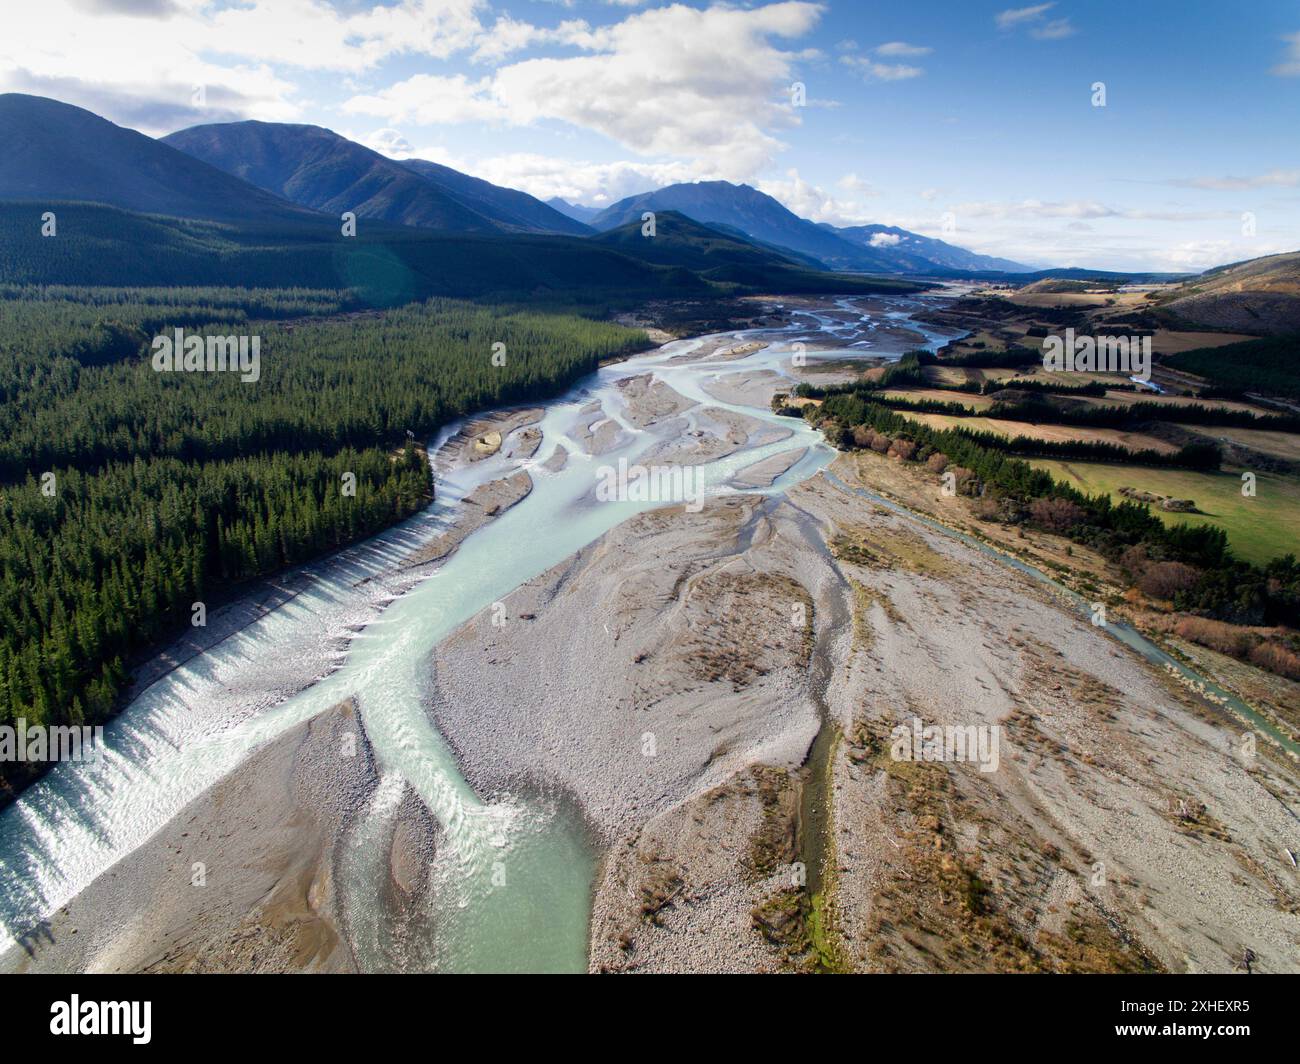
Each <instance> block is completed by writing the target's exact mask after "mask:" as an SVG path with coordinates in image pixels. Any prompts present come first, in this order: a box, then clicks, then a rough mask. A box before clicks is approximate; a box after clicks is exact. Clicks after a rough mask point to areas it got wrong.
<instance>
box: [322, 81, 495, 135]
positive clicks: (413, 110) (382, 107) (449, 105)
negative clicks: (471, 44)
mask: <svg viewBox="0 0 1300 1064" xmlns="http://www.w3.org/2000/svg"><path fill="white" fill-rule="evenodd" d="M491 90H492V82H491V79H490V78H482V79H480V80H479V81H470V80H469V79H468V78H466V77H465V75H463V74H456V75H454V76H452V77H439V76H437V75H434V74H416V75H415V76H414V77H410V78H407V79H406V80H405V81H399V82H398V83H397V84H396V85H393V86H391V87H390V88H387V89H383V90H382V91H380V92H377V93H373V94H371V95H362V96H353V97H352V98H351V99H350V100H348V101H347V102H346V103H345V104H344V105H343V110H344V111H345V112H346V113H348V114H358V115H372V116H375V117H378V118H385V119H387V120H388V121H390V122H411V123H414V124H415V125H420V126H431V125H438V124H443V123H455V122H503V121H506V120H508V118H509V113H508V111H507V110H506V109H505V108H504V107H503V106H502V105H501V104H500V103H498V102H497V100H496V99H494V98H493V96H492V92H491Z"/></svg>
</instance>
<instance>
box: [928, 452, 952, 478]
mask: <svg viewBox="0 0 1300 1064" xmlns="http://www.w3.org/2000/svg"><path fill="white" fill-rule="evenodd" d="M925 468H926V469H928V470H929V471H930V472H931V473H942V472H943V471H944V470H945V469H947V468H948V456H947V455H946V454H944V453H943V452H942V451H935V452H934V454H932V455H930V457H929V458H927V459H926V460H925Z"/></svg>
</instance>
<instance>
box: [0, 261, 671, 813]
mask: <svg viewBox="0 0 1300 1064" xmlns="http://www.w3.org/2000/svg"><path fill="white" fill-rule="evenodd" d="M352 301H353V297H351V296H347V295H344V294H341V293H338V292H332V291H293V290H287V291H259V292H249V291H239V290H231V289H171V290H122V289H119V290H104V289H100V290H95V291H90V290H76V289H68V288H62V289H57V288H56V289H26V288H20V287H13V286H10V287H5V288H0V723H5V724H7V723H10V722H12V721H13V720H14V719H15V718H17V717H25V718H26V719H27V721H28V723H29V724H63V723H82V722H84V723H96V722H100V721H103V720H104V719H105V718H106V717H107V716H108V715H109V714H110V713H111V711H112V708H113V705H114V699H115V697H116V695H117V693H118V692H119V691H120V689H121V687H122V684H123V683H124V681H125V678H126V673H127V670H128V668H129V663H130V660H131V657H132V655H133V654H134V653H136V652H138V651H139V650H141V649H142V648H144V647H147V646H148V645H150V644H151V643H152V642H154V641H156V640H157V639H159V638H160V637H163V636H165V635H167V634H168V633H169V632H172V631H175V630H176V629H177V628H178V627H179V626H180V625H182V624H185V623H188V621H189V618H190V611H191V605H192V603H193V602H195V601H200V600H204V599H206V598H212V597H216V596H220V595H221V594H223V593H224V592H227V591H229V589H230V588H231V587H232V585H234V584H236V583H238V582H239V581H242V580H246V579H248V578H250V577H255V576H259V575H263V574H266V573H270V572H273V571H275V570H276V569H279V568H281V567H283V566H285V565H289V564H293V563H295V562H300V561H303V560H305V559H307V558H310V557H313V556H316V555H319V554H320V553H322V552H325V551H328V550H331V549H333V548H336V547H338V546H341V545H343V544H346V543H349V542H352V541H354V540H356V539H358V538H360V537H362V536H365V535H367V534H369V533H372V532H374V531H377V530H378V529H381V528H383V527H386V526H387V525H389V524H391V523H392V522H393V521H395V520H398V519H400V518H402V517H404V516H407V515H409V514H411V513H413V512H414V511H415V510H417V509H418V508H419V507H420V506H422V505H423V504H424V503H425V502H426V501H427V499H428V492H429V479H428V470H427V465H426V461H425V458H424V456H423V453H422V452H421V451H420V450H419V449H418V448H417V447H415V446H412V445H411V444H410V439H411V437H409V436H408V435H407V433H408V432H409V433H411V434H413V435H414V438H415V439H416V440H423V439H424V438H426V437H427V436H429V435H430V434H431V433H432V432H433V431H434V430H436V429H437V428H438V427H439V426H440V425H441V424H443V423H445V422H446V421H448V420H449V419H452V418H455V417H457V416H459V415H460V414H462V413H465V412H467V411H470V410H474V409H479V408H482V407H486V406H490V405H495V404H499V403H506V402H510V401H513V400H524V399H531V398H537V397H540V396H543V395H547V394H552V393H554V392H556V391H558V390H559V389H561V388H562V387H563V386H564V384H566V383H568V382H570V381H572V380H574V379H576V378H577V377H579V376H581V375H583V374H585V373H587V372H590V371H591V370H592V369H594V368H595V366H596V364H597V363H598V362H599V360H600V359H601V358H604V357H607V356H610V355H615V354H619V353H623V352H627V351H630V350H633V349H636V348H638V347H641V346H644V344H645V342H646V341H645V336H644V334H643V333H640V332H639V331H635V330H630V329H624V328H621V327H619V326H615V325H610V324H605V323H601V322H593V321H589V320H586V319H583V318H578V317H573V316H558V315H540V314H532V313H521V312H514V311H509V310H507V309H504V308H493V307H486V306H480V305H471V304H464V303H455V302H448V301H432V302H428V303H421V304H414V305H411V306H406V307H402V308H400V309H396V310H388V311H382V312H377V311H366V312H364V313H345V312H346V311H348V310H349V308H350V307H351V306H352ZM177 326H180V327H183V328H190V329H196V330H198V329H202V330H204V331H205V332H211V333H221V334H229V333H239V334H253V335H258V336H259V337H260V339H261V377H260V380H259V381H258V382H257V383H255V384H254V383H243V382H241V381H240V380H239V378H238V376H237V375H236V374H222V373H173V374H162V373H157V372H155V371H154V370H153V368H152V367H151V365H150V361H149V358H148V341H149V339H150V338H151V337H152V336H153V335H154V334H156V333H159V332H164V331H167V330H170V329H172V328H174V327H177ZM495 343H503V344H505V345H506V348H505V351H506V358H505V361H504V364H503V365H495V364H494V363H493V361H492V345H493V344H495ZM344 473H353V474H354V475H355V478H356V488H355V495H347V494H345V493H344V491H343V490H342V483H343V481H342V478H343V474H344ZM38 768H39V766H31V765H26V764H23V763H6V764H5V765H3V766H0V771H3V772H4V773H5V775H4V776H0V798H2V797H3V796H4V795H7V794H8V793H10V791H11V789H12V788H13V787H14V786H15V785H21V784H23V783H24V782H26V781H27V780H28V778H30V776H31V775H33V774H34V773H35V771H36V770H37V769H38Z"/></svg>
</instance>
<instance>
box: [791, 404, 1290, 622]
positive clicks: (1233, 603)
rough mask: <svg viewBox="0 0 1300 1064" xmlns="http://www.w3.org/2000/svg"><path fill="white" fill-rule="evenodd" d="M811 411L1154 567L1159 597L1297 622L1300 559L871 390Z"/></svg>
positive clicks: (1121, 557) (1013, 510) (1067, 532)
mask: <svg viewBox="0 0 1300 1064" xmlns="http://www.w3.org/2000/svg"><path fill="white" fill-rule="evenodd" d="M802 413H803V415H804V417H806V418H808V419H809V420H811V421H813V422H814V423H816V424H819V425H821V426H822V427H823V428H824V429H825V430H826V432H827V434H828V436H830V437H831V438H832V440H833V442H835V443H837V444H838V445H839V446H840V447H842V448H845V449H853V448H864V447H871V448H872V449H874V450H880V451H887V452H888V453H891V454H894V455H896V456H898V457H900V458H902V459H904V460H906V461H912V462H920V463H925V464H926V466H927V468H929V469H930V470H931V471H932V472H934V473H936V474H938V473H941V472H952V473H953V474H954V477H955V482H956V486H957V489H958V491H959V492H962V493H965V494H967V495H972V496H980V497H981V499H982V505H983V506H984V507H985V508H986V509H987V512H988V514H989V516H991V517H994V518H996V519H999V520H1005V521H1011V522H1024V523H1026V524H1029V525H1033V526H1036V527H1040V528H1043V529H1044V530H1046V531H1050V532H1054V533H1057V534H1059V535H1064V536H1067V537H1068V538H1070V539H1071V540H1073V541H1075V542H1077V543H1082V544H1086V545H1087V546H1089V547H1091V548H1093V549H1095V550H1097V551H1098V552H1099V553H1101V554H1103V555H1104V556H1106V557H1108V558H1111V559H1113V560H1116V561H1119V562H1121V564H1123V565H1124V566H1125V567H1126V568H1130V569H1131V568H1133V567H1134V566H1141V568H1142V569H1143V571H1144V572H1145V571H1147V570H1155V571H1156V575H1158V576H1159V577H1161V578H1162V580H1163V582H1164V583H1165V584H1166V587H1165V588H1164V592H1165V593H1163V594H1162V595H1161V597H1165V598H1169V599H1171V600H1172V601H1173V603H1174V606H1175V607H1176V608H1177V609H1180V610H1186V611H1189V612H1194V613H1197V614H1200V615H1202V616H1205V617H1210V618H1214V619H1218V620H1223V621H1228V622H1231V623H1234V624H1250V625H1278V624H1284V625H1288V626H1290V627H1295V626H1296V625H1298V624H1300V562H1297V560H1296V557H1295V555H1294V554H1288V555H1285V556H1283V557H1280V558H1275V559H1274V560H1273V561H1271V562H1269V563H1268V564H1267V565H1263V566H1259V565H1252V564H1251V563H1249V562H1245V561H1242V560H1241V559H1239V558H1237V557H1235V556H1234V555H1233V553H1232V551H1231V549H1230V547H1229V543H1228V537H1227V534H1226V533H1225V532H1224V531H1223V530H1222V529H1219V528H1214V527H1212V526H1210V525H1200V524H1181V523H1178V524H1170V525H1166V524H1165V523H1164V522H1163V521H1161V520H1160V518H1158V517H1157V516H1155V515H1154V514H1152V513H1151V512H1150V511H1149V510H1148V509H1147V508H1146V507H1145V506H1144V505H1142V504H1140V503H1136V502H1121V503H1118V504H1116V503H1114V502H1112V501H1111V499H1110V497H1109V495H1105V494H1102V495H1097V496H1090V495H1086V494H1084V493H1083V492H1080V491H1078V490H1076V489H1075V488H1073V487H1071V486H1070V485H1068V484H1062V483H1061V482H1059V481H1057V480H1055V479H1053V477H1052V476H1051V475H1050V474H1049V473H1047V472H1045V471H1043V470H1040V469H1035V468H1034V467H1033V466H1031V465H1030V464H1029V463H1028V462H1025V461H1022V460H1021V459H1019V458H1015V457H1013V456H1011V455H1009V454H1008V453H1006V451H1005V450H1002V449H999V448H998V447H996V446H993V445H990V441H988V440H985V439H979V438H975V436H974V435H973V434H971V433H968V432H964V431H962V430H960V429H956V430H954V429H942V430H939V429H932V428H930V427H929V426H926V425H922V424H920V423H918V422H916V421H913V420H911V419H909V418H906V417H904V416H903V415H901V414H898V413H895V412H894V411H893V410H891V409H889V408H888V407H886V406H883V405H882V404H880V403H878V402H874V401H872V398H871V395H870V394H869V393H861V392H857V393H855V392H843V393H839V394H834V395H830V396H828V397H827V398H826V399H825V401H824V402H823V403H822V404H821V405H820V406H805V407H803V409H802Z"/></svg>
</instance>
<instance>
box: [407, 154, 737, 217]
mask: <svg viewBox="0 0 1300 1064" xmlns="http://www.w3.org/2000/svg"><path fill="white" fill-rule="evenodd" d="M407 157H412V156H407ZM413 157H415V158H420V159H429V160H431V161H433V162H438V163H442V164H443V165H444V166H450V167H452V168H453V169H455V170H460V171H461V172H463V173H467V174H473V175H474V176H475V177H481V178H483V179H484V180H485V181H491V182H492V183H493V184H494V185H503V186H505V187H506V188H517V189H520V190H522V191H524V192H527V193H529V194H530V195H533V196H536V197H537V198H538V199H543V200H546V199H550V198H551V197H552V196H560V197H561V198H563V199H566V200H568V201H569V202H570V203H580V204H582V205H583V206H587V207H607V206H609V204H611V203H614V202H616V201H618V200H620V199H622V198H623V197H625V196H633V195H636V194H637V193H640V192H649V191H650V190H651V189H656V188H662V187H663V186H664V185H673V184H677V183H678V182H682V181H709V180H715V179H717V178H719V177H720V176H721V175H719V174H717V173H714V172H711V171H709V170H707V169H705V168H703V167H701V166H699V165H695V164H692V163H687V162H668V163H649V162H639V161H632V160H620V161H618V162H585V161H576V162H575V161H574V160H572V159H556V158H552V157H550V156H546V155H537V154H532V153H528V152H514V153H510V154H506V155H495V156H488V157H485V158H480V159H475V160H466V159H459V158H457V157H455V156H454V155H452V154H451V153H449V152H447V151H445V150H443V149H441V148H424V149H421V150H418V151H415V152H414V153H413Z"/></svg>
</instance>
